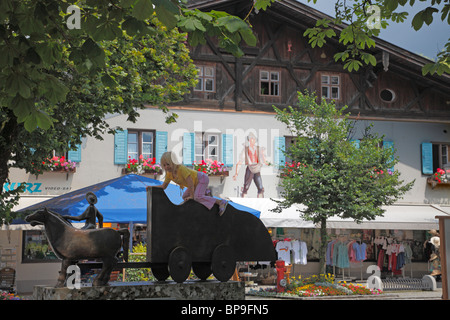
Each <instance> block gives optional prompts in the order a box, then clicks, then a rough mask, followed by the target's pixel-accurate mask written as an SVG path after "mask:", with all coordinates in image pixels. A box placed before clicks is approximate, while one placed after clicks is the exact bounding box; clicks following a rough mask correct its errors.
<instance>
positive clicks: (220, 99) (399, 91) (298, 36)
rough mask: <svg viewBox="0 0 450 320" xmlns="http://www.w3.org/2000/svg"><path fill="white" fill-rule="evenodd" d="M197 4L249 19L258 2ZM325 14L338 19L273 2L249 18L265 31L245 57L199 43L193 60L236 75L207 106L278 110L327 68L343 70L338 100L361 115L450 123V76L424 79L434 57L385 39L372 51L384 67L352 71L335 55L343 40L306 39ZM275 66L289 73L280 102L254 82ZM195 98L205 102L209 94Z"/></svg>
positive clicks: (313, 86) (289, 2)
mask: <svg viewBox="0 0 450 320" xmlns="http://www.w3.org/2000/svg"><path fill="white" fill-rule="evenodd" d="M190 7H191V8H197V9H200V10H205V11H209V10H222V11H226V12H228V13H230V14H234V15H237V16H241V17H244V16H246V15H247V14H248V12H249V11H250V10H251V8H252V1H240V0H216V1H210V0H197V1H190ZM323 18H330V19H331V17H330V16H328V15H326V14H324V13H322V12H320V11H317V10H315V9H313V8H311V7H309V6H307V5H305V4H302V3H299V2H297V1H295V0H281V1H277V2H275V3H273V4H272V5H271V6H270V7H269V8H268V10H267V11H261V12H258V13H255V12H254V13H252V15H251V17H250V21H251V23H252V26H253V28H254V31H255V33H256V34H257V36H258V44H257V46H256V48H244V52H245V53H246V54H245V55H244V56H243V57H241V58H239V59H236V58H235V57H232V56H230V55H228V54H227V53H226V52H223V51H221V50H220V49H218V48H217V47H216V46H215V44H214V41H213V40H211V39H208V45H207V46H203V48H195V49H194V50H193V53H192V57H193V59H194V61H195V62H196V63H203V62H209V63H218V64H219V65H222V66H223V68H222V72H223V73H224V74H226V75H229V77H228V80H227V79H226V77H225V76H224V80H223V81H222V82H221V86H222V87H221V88H220V90H222V91H220V90H217V92H215V94H214V95H213V96H209V98H208V99H206V101H207V102H206V104H208V105H211V103H213V104H214V101H216V102H217V106H218V107H222V108H226V107H227V106H229V105H230V103H231V104H233V105H234V108H235V109H236V110H261V111H271V110H272V105H273V104H275V105H277V106H283V105H289V104H291V105H292V104H293V103H295V97H296V94H295V93H296V91H303V90H304V89H309V90H314V91H316V92H319V91H320V79H319V78H320V76H321V75H322V74H324V72H325V73H327V74H328V73H331V74H333V73H337V74H339V75H341V78H342V83H343V85H342V89H341V91H342V93H341V97H340V101H337V104H338V105H348V106H349V111H350V112H351V113H352V114H354V115H360V116H363V117H367V118H390V119H405V118H406V119H414V120H419V121H439V122H450V76H448V75H443V76H437V75H426V76H423V75H422V72H421V68H422V67H423V66H424V65H425V64H427V63H429V62H430V61H429V60H428V59H426V58H424V57H422V56H419V55H417V54H414V53H412V52H410V51H408V50H405V49H402V48H400V47H398V46H396V45H395V44H392V43H389V42H387V41H384V40H382V39H379V38H375V42H376V47H375V48H374V49H372V50H371V53H372V54H373V55H374V56H375V57H376V58H377V66H375V67H371V66H370V67H364V68H361V69H360V70H359V71H358V72H351V73H350V72H348V71H346V70H344V69H343V64H342V63H339V62H335V61H334V59H333V55H334V53H335V52H339V50H343V47H342V45H341V44H339V42H338V40H337V39H329V40H328V41H327V44H326V45H325V46H324V47H323V48H317V47H316V48H314V49H312V48H311V47H310V46H309V45H308V39H305V38H304V37H303V32H304V31H305V30H306V29H307V28H310V27H312V26H314V25H315V23H316V21H317V20H319V19H323ZM340 30H342V27H340V26H337V27H336V31H337V32H339V31H340ZM287 43H289V44H288V45H287ZM288 46H291V47H290V48H288V49H289V53H287V52H286V50H287V47H288ZM205 47H206V48H205ZM323 57H326V58H323ZM383 60H384V63H383ZM386 62H388V63H386ZM270 67H272V68H281V69H282V75H285V76H284V77H283V78H282V80H283V81H284V83H282V92H281V93H280V95H281V97H280V99H270V98H267V97H265V98H264V99H261V98H260V97H258V93H257V90H258V89H255V88H253V87H252V85H254V84H255V81H256V80H257V79H256V78H255V77H253V78H252V72H253V71H252V70H256V69H258V68H269V69H270ZM218 73H220V70H219V71H218ZM218 76H219V75H218ZM218 81H219V80H218ZM386 88H391V89H392V92H395V94H396V99H395V101H394V102H392V103H386V102H385V101H382V100H380V91H382V90H384V89H386ZM391 89H389V90H391ZM190 102H191V103H192V102H198V103H199V104H200V105H201V104H202V103H203V104H204V103H205V99H197V100H195V99H194V100H191V101H190Z"/></svg>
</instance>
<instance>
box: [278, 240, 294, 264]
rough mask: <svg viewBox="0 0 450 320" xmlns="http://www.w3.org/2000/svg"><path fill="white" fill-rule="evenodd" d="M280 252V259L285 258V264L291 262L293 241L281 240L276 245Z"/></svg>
mask: <svg viewBox="0 0 450 320" xmlns="http://www.w3.org/2000/svg"><path fill="white" fill-rule="evenodd" d="M275 250H276V251H277V253H278V259H279V260H283V261H284V262H285V264H291V250H292V244H291V241H279V242H278V243H277V245H276V247H275Z"/></svg>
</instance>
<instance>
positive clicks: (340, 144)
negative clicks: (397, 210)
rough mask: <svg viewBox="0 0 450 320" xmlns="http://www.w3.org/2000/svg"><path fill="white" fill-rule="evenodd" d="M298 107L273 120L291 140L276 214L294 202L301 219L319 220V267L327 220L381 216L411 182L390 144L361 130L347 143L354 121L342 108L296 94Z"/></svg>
mask: <svg viewBox="0 0 450 320" xmlns="http://www.w3.org/2000/svg"><path fill="white" fill-rule="evenodd" d="M298 100H299V103H298V106H296V107H288V108H286V109H283V110H281V109H278V108H277V107H274V110H275V111H276V114H277V116H276V117H277V119H278V120H279V121H281V122H283V123H284V124H286V126H287V127H288V129H289V130H290V131H291V132H292V135H293V136H294V137H295V143H294V144H293V145H292V146H291V147H290V148H288V149H287V150H286V152H285V153H286V156H287V157H288V158H289V159H292V162H287V163H286V166H285V167H284V168H282V171H281V175H280V178H281V179H280V186H281V187H282V190H283V191H282V193H281V194H282V197H283V200H282V201H278V206H277V208H276V209H275V210H276V211H278V212H280V211H281V210H282V209H283V208H288V207H290V206H292V205H293V204H302V205H304V206H305V209H304V210H302V211H301V217H302V218H303V219H306V220H310V221H312V222H314V223H316V224H320V233H321V239H322V242H321V248H320V265H321V271H322V272H324V271H325V270H324V268H325V260H324V259H325V252H326V244H327V241H326V240H327V233H326V228H327V219H328V218H330V217H333V216H338V217H342V218H352V219H354V220H355V221H356V222H361V221H363V220H373V219H375V218H376V217H378V216H382V215H383V213H384V210H383V209H382V207H381V206H383V205H390V204H393V203H394V202H395V201H396V200H398V199H400V198H401V197H402V196H403V195H404V194H405V192H407V191H408V190H410V189H411V188H412V185H413V183H414V182H410V183H406V184H404V182H403V181H402V180H400V173H399V172H398V170H393V169H392V168H393V167H394V166H395V164H396V163H397V162H398V159H397V158H396V157H395V156H394V150H393V149H392V148H383V147H382V142H383V139H382V137H379V136H378V135H377V134H375V133H372V132H371V128H370V127H368V128H366V129H365V132H364V136H363V138H362V139H361V140H358V141H359V142H358V143H356V142H355V141H352V132H353V130H354V125H355V123H354V122H353V121H351V120H350V119H349V117H348V115H347V114H344V110H345V107H344V108H342V109H340V110H338V109H337V108H336V106H335V104H334V102H327V101H326V100H325V99H322V100H321V101H320V104H319V103H317V98H316V96H315V95H309V94H305V95H304V94H301V93H299V95H298Z"/></svg>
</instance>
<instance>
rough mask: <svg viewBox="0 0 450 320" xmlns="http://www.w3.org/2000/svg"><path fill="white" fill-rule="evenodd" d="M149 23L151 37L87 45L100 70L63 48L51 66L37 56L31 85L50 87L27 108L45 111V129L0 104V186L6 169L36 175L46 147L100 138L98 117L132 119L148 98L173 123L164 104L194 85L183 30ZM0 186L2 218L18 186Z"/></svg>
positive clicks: (103, 128)
mask: <svg viewBox="0 0 450 320" xmlns="http://www.w3.org/2000/svg"><path fill="white" fill-rule="evenodd" d="M150 21H151V23H152V25H153V28H154V32H153V33H152V34H151V35H146V36H142V37H139V38H137V37H135V38H132V37H130V36H128V35H127V34H123V36H122V37H121V38H118V39H115V40H111V41H100V42H98V44H97V43H94V42H92V43H91V44H90V45H92V46H95V47H98V50H99V53H100V52H101V54H103V55H104V58H102V59H104V64H103V72H101V73H93V74H91V73H90V72H89V71H88V70H87V69H88V65H89V64H86V62H84V63H83V62H81V61H77V58H76V57H75V58H74V60H75V62H74V61H73V60H71V59H70V55H72V58H73V55H74V54H73V52H72V53H71V52H69V51H68V50H64V51H63V52H62V55H61V57H60V58H59V59H58V61H52V62H51V63H50V64H48V63H46V62H45V61H42V60H41V62H40V63H39V65H37V66H36V67H41V68H42V70H45V72H46V75H45V77H46V78H45V79H47V81H46V83H36V85H37V86H39V88H38V89H37V90H42V91H44V90H48V91H49V92H52V93H51V95H47V98H46V99H35V101H34V103H33V107H35V108H36V111H37V112H39V113H42V114H44V115H45V120H44V121H48V122H49V128H48V129H47V128H46V125H43V126H41V125H40V124H42V123H41V122H42V119H40V118H39V117H36V119H35V120H33V121H23V119H22V117H26V116H22V114H21V113H20V112H19V110H20V109H11V108H8V107H7V106H3V105H2V106H0V123H1V127H0V185H1V186H3V185H4V183H5V182H9V180H8V173H9V168H10V167H16V168H21V169H25V170H26V171H27V172H29V173H31V174H40V173H42V172H43V171H44V168H45V165H44V163H43V162H44V161H45V160H46V158H48V157H49V156H50V155H51V154H52V151H53V150H56V151H59V152H65V151H68V150H70V149H71V146H76V145H77V144H80V143H81V138H82V137H87V136H92V137H95V138H97V139H102V135H103V134H104V133H113V132H114V129H113V128H110V127H109V125H108V122H107V121H106V118H105V116H106V115H108V114H125V115H127V117H128V120H129V121H132V122H134V121H136V119H137V117H138V116H139V110H140V109H142V108H144V106H145V104H152V105H158V106H160V108H161V109H162V110H163V112H166V114H167V116H166V122H168V123H171V122H173V121H175V119H176V114H173V113H170V112H169V110H168V109H167V107H166V105H167V104H168V103H171V102H175V101H179V100H181V99H182V97H183V95H184V94H186V93H188V92H189V91H190V88H192V87H194V86H195V84H196V74H197V71H196V68H195V66H194V65H193V64H192V60H191V58H190V56H189V50H188V49H187V48H186V46H185V40H186V35H185V34H182V33H179V32H178V31H177V30H176V29H172V30H167V28H165V27H164V25H162V24H161V23H160V22H159V21H158V20H157V19H156V18H155V17H153V18H152V19H151V20H150ZM73 41H75V40H73ZM80 41H82V40H80ZM93 58H96V57H93ZM76 62H78V64H77V63H76ZM17 67H18V68H20V66H17ZM42 74H44V71H43V72H42ZM52 81H54V82H55V83H57V87H53V84H52ZM57 88H59V90H60V91H57V90H56V89H57ZM63 91H64V93H65V97H64V99H63V101H58V102H57V103H55V104H53V103H51V99H52V96H53V95H56V96H58V95H61V94H62V92H63ZM55 101H56V100H55ZM42 127H44V128H42ZM2 189H3V188H2ZM7 189H8V188H7ZM1 191H2V192H0V217H1V218H4V219H5V221H6V222H9V221H11V220H12V219H13V218H14V215H13V214H12V212H11V209H12V207H13V206H14V205H15V204H17V202H18V200H19V194H20V192H21V191H22V188H17V189H15V190H9V189H8V190H1ZM1 221H2V220H1V219H0V223H1Z"/></svg>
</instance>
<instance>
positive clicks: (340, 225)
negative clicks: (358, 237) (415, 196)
mask: <svg viewBox="0 0 450 320" xmlns="http://www.w3.org/2000/svg"><path fill="white" fill-rule="evenodd" d="M383 209H384V210H385V213H384V215H383V216H382V217H377V218H376V219H375V220H371V221H363V222H361V223H359V224H358V223H356V222H355V221H353V220H352V219H341V218H338V217H332V218H330V219H328V220H327V228H331V229H389V230H430V229H439V221H438V219H436V218H435V217H436V215H439V214H440V215H442V214H450V213H448V212H447V211H446V210H444V209H442V208H440V207H439V206H436V205H406V204H405V205H403V204H394V205H391V206H385V207H383Z"/></svg>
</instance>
